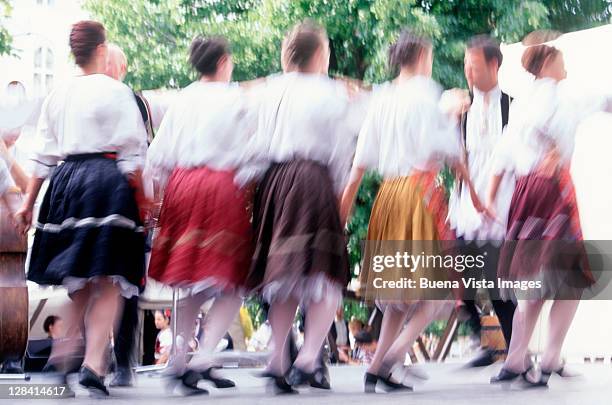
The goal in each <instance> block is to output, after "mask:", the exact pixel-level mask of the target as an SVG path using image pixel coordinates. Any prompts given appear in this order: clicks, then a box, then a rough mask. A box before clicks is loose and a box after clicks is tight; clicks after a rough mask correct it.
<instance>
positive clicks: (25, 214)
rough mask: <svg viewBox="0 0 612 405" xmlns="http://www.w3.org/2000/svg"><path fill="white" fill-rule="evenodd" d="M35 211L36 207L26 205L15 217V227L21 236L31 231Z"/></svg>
mask: <svg viewBox="0 0 612 405" xmlns="http://www.w3.org/2000/svg"><path fill="white" fill-rule="evenodd" d="M33 211H34V207H32V206H30V205H29V204H26V203H24V204H23V205H22V206H21V208H20V209H19V210H18V211H17V212H16V213H15V215H14V216H13V219H14V220H15V226H16V227H17V232H19V233H20V234H25V233H27V232H28V230H29V229H30V226H31V225H32V213H33Z"/></svg>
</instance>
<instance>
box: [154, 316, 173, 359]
mask: <svg viewBox="0 0 612 405" xmlns="http://www.w3.org/2000/svg"><path fill="white" fill-rule="evenodd" d="M155 327H156V328H157V329H159V333H158V334H157V339H155V364H166V363H167V362H168V359H169V358H170V351H171V349H172V341H173V338H172V329H170V310H164V311H163V312H162V311H155Z"/></svg>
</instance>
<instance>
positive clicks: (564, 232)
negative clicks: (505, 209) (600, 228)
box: [498, 170, 594, 298]
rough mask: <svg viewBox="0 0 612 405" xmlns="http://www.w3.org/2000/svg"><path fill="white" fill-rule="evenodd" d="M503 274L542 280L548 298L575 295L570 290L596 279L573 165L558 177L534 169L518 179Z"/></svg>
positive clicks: (507, 277) (508, 277)
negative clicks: (586, 246) (585, 240)
mask: <svg viewBox="0 0 612 405" xmlns="http://www.w3.org/2000/svg"><path fill="white" fill-rule="evenodd" d="M543 273H544V274H543ZM498 276H499V277H500V278H501V279H505V280H541V281H543V283H544V286H543V289H542V290H543V292H545V293H546V295H547V296H546V298H554V295H555V294H556V295H557V297H559V296H561V298H563V296H564V295H568V296H569V294H564V292H565V291H571V292H573V291H574V290H578V291H579V290H581V289H584V288H587V287H588V286H590V285H592V284H593V283H594V278H593V275H592V273H591V271H590V268H589V264H588V261H587V256H586V251H585V249H584V245H583V241H582V233H581V229H580V219H579V217H578V209H577V205H576V196H575V190H574V185H573V183H572V180H571V177H570V176H569V171H567V170H563V171H561V173H560V174H559V175H558V176H555V177H545V176H541V175H539V174H537V173H533V174H530V175H528V176H524V177H522V178H519V179H518V180H517V183H516V188H515V191H514V194H513V196H512V202H511V205H510V212H509V216H508V228H507V232H506V238H505V241H504V244H503V245H502V248H501V252H500V261H499V266H498Z"/></svg>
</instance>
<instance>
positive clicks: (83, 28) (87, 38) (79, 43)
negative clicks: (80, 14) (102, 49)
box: [69, 20, 106, 67]
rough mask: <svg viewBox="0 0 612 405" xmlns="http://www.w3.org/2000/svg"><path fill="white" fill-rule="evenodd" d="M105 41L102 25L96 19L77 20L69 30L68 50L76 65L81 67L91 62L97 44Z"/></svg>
mask: <svg viewBox="0 0 612 405" xmlns="http://www.w3.org/2000/svg"><path fill="white" fill-rule="evenodd" d="M104 42H106V31H105V29H104V26H103V25H102V24H100V23H99V22H97V21H91V20H85V21H79V22H78V23H76V24H74V25H73V26H72V30H71V31H70V40H69V43H70V50H71V51H72V54H73V55H74V60H75V62H76V64H77V65H79V66H81V67H83V66H85V65H87V64H88V63H89V62H91V58H92V57H93V53H94V51H95V50H96V48H97V47H98V46H99V45H102V44H103V43H104Z"/></svg>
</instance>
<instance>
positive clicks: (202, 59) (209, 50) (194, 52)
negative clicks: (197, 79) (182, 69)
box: [189, 37, 231, 76]
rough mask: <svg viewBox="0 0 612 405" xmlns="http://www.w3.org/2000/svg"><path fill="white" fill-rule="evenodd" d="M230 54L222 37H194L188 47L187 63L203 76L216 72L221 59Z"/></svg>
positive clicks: (227, 44) (227, 45)
mask: <svg viewBox="0 0 612 405" xmlns="http://www.w3.org/2000/svg"><path fill="white" fill-rule="evenodd" d="M229 54H231V51H230V48H229V43H228V42H227V40H226V39H225V38H223V37H210V38H204V37H196V38H194V39H193V41H191V46H190V47H189V63H191V65H192V66H193V67H194V68H195V69H196V70H197V71H198V72H199V73H200V74H201V75H204V76H208V75H213V74H215V73H216V72H217V65H218V64H219V60H221V58H222V57H224V56H226V55H229Z"/></svg>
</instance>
